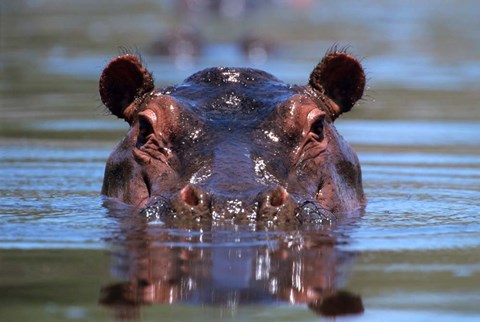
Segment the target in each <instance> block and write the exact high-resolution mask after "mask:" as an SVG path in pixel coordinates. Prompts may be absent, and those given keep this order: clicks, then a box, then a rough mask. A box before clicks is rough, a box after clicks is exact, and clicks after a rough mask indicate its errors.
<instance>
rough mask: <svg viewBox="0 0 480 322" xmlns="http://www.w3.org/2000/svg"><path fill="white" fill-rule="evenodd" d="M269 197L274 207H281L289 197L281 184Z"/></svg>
mask: <svg viewBox="0 0 480 322" xmlns="http://www.w3.org/2000/svg"><path fill="white" fill-rule="evenodd" d="M269 199H270V205H271V206H272V207H280V206H281V205H283V204H284V203H285V201H286V200H287V199H288V192H287V191H286V190H285V189H284V188H283V187H280V186H279V187H277V188H275V189H274V190H273V191H272V192H271V193H270V196H269Z"/></svg>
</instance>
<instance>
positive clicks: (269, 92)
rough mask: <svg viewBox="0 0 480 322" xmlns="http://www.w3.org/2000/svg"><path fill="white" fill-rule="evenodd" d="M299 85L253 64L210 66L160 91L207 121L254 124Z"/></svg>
mask: <svg viewBox="0 0 480 322" xmlns="http://www.w3.org/2000/svg"><path fill="white" fill-rule="evenodd" d="M297 92H298V89H296V88H295V87H292V86H290V85H288V84H285V83H284V82H282V81H280V80H278V79H277V78H275V77H274V76H272V75H270V74H268V73H266V72H263V71H260V70H256V69H250V68H225V67H215V68H208V69H205V70H203V71H200V72H198V73H195V74H193V75H192V76H190V77H189V78H187V79H186V80H185V81H184V82H182V83H180V84H178V85H176V86H173V87H169V88H166V89H165V90H163V91H161V94H168V95H171V96H173V97H175V98H176V99H177V100H178V101H179V102H181V103H182V104H183V105H184V107H185V108H187V109H189V110H190V111H191V112H192V113H194V114H195V115H196V116H197V117H200V118H202V119H203V120H204V121H207V122H215V123H218V122H220V123H222V124H229V123H235V124H236V125H239V124H244V125H252V124H254V123H257V122H259V121H261V120H262V119H264V118H265V117H266V116H267V115H269V114H270V113H271V112H272V110H273V109H274V108H275V106H277V105H278V103H280V102H282V101H285V100H287V99H288V98H289V97H290V96H292V95H293V94H295V93H297Z"/></svg>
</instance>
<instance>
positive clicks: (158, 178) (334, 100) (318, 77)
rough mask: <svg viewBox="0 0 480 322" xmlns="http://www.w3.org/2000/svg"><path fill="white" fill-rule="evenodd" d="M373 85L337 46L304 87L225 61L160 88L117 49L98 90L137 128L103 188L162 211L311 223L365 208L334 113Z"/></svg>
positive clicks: (113, 160) (112, 161)
mask: <svg viewBox="0 0 480 322" xmlns="http://www.w3.org/2000/svg"><path fill="white" fill-rule="evenodd" d="M364 86H365V75H364V72H363V69H362V67H361V65H360V63H359V62H358V61H357V60H356V59H355V58H354V57H352V56H351V55H349V54H347V53H344V52H338V51H332V52H329V53H327V54H326V56H325V57H324V58H323V59H322V61H321V62H320V63H319V64H318V65H317V67H316V68H315V69H314V70H313V72H312V74H311V75H310V80H309V83H308V84H307V85H305V86H292V85H288V84H285V83H283V82H281V81H280V80H278V79H276V78H275V77H274V76H272V75H270V74H268V73H265V72H262V71H259V70H254V69H246V68H222V67H217V68H210V69H206V70H203V71H200V72H198V73H196V74H194V75H192V76H190V77H189V78H187V79H186V80H185V81H184V82H183V83H180V84H178V85H175V86H172V87H167V88H158V89H155V88H154V84H153V78H152V75H151V73H150V72H148V71H147V70H146V69H145V67H144V66H143V65H142V64H141V62H140V61H139V59H138V58H137V57H136V56H134V55H123V56H120V57H118V58H116V59H114V60H112V61H111V62H110V63H109V64H108V66H107V67H106V68H105V70H104V72H103V74H102V76H101V78H100V95H101V97H102V101H103V102H104V104H105V105H106V106H107V107H108V108H109V110H110V111H111V112H112V114H114V115H116V116H118V117H119V118H122V119H124V120H125V121H127V122H128V123H129V125H130V130H129V132H128V133H127V135H126V137H125V138H124V139H123V141H122V142H120V144H119V145H118V146H117V147H116V148H115V150H114V151H113V152H112V154H111V156H110V158H109V160H108V162H107V165H106V170H105V177H104V183H103V188H102V193H103V194H104V195H106V196H108V197H113V198H116V199H118V200H120V201H122V202H125V203H128V204H132V205H134V206H137V207H139V208H140V209H143V211H144V212H145V213H146V214H147V215H155V216H156V217H161V218H162V219H168V218H176V219H187V220H190V219H194V220H196V221H201V220H212V219H214V220H220V219H234V220H235V221H236V222H244V223H252V222H274V223H290V222H291V223H303V222H319V221H325V220H327V221H331V220H333V219H335V218H336V217H338V216H340V215H342V214H345V213H349V212H352V211H355V210H358V209H360V208H361V207H362V206H363V205H364V203H365V197H364V194H363V189H362V182H361V170H360V165H359V162H358V158H357V156H356V154H355V152H354V151H353V150H352V148H351V147H350V146H349V145H348V144H347V143H346V142H345V141H344V139H343V138H342V137H341V136H340V135H339V134H338V133H337V131H336V129H335V127H334V125H333V122H334V121H335V119H336V118H337V117H338V116H339V115H340V114H342V113H345V112H347V111H349V110H350V109H351V108H352V106H353V105H354V104H355V102H356V101H357V100H358V99H360V98H361V96H362V95H363V91H364Z"/></svg>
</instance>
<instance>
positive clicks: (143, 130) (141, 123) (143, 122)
mask: <svg viewBox="0 0 480 322" xmlns="http://www.w3.org/2000/svg"><path fill="white" fill-rule="evenodd" d="M138 127H139V131H138V141H139V143H140V145H143V144H145V143H146V141H147V139H148V136H150V135H151V134H152V133H153V126H152V123H150V120H149V119H148V118H147V117H143V116H140V117H139V120H138Z"/></svg>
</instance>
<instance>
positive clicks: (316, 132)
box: [310, 117, 323, 141]
mask: <svg viewBox="0 0 480 322" xmlns="http://www.w3.org/2000/svg"><path fill="white" fill-rule="evenodd" d="M310 133H311V134H312V135H313V137H314V138H315V140H317V141H322V140H323V117H322V118H318V119H317V120H315V121H314V122H313V123H312V125H311V126H310Z"/></svg>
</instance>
